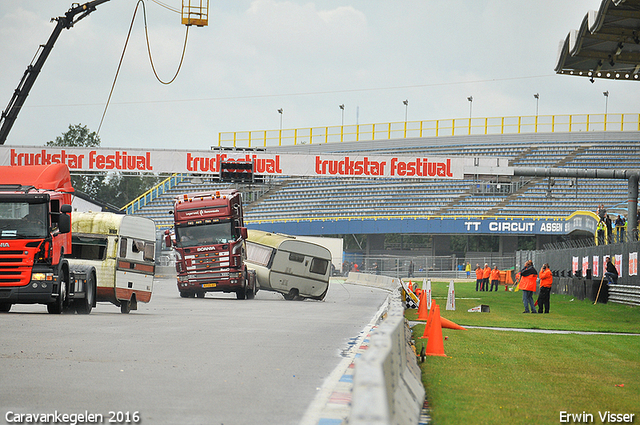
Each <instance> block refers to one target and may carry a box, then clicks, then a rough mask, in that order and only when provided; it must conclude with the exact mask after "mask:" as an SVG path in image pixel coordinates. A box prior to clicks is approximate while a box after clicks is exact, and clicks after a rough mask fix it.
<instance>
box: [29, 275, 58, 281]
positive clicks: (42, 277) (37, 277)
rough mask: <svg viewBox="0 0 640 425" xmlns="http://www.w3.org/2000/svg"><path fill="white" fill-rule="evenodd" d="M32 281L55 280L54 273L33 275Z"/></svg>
mask: <svg viewBox="0 0 640 425" xmlns="http://www.w3.org/2000/svg"><path fill="white" fill-rule="evenodd" d="M31 280H45V281H46V280H49V281H52V280H53V273H32V274H31Z"/></svg>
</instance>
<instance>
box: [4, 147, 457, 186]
mask: <svg viewBox="0 0 640 425" xmlns="http://www.w3.org/2000/svg"><path fill="white" fill-rule="evenodd" d="M231 161H242V162H253V163H254V172H255V173H256V174H262V175H271V176H277V175H283V176H311V177H323V176H326V177H332V176H333V177H397V178H427V179H428V178H433V179H458V180H459V179H462V178H464V159H463V158H459V157H432V156H429V157H411V156H393V155H334V154H331V155H310V154H265V153H261V152H257V153H253V152H252V153H246V152H232V153H231V152H229V153H227V152H225V153H221V152H218V151H189V150H184V151H176V150H172V151H170V150H132V149H107V148H93V149H92V148H61V147H49V146H47V147H40V148H38V147H6V146H3V147H1V148H0V165H11V166H22V165H46V164H56V163H63V164H67V166H68V167H69V169H71V171H72V172H73V171H110V172H115V171H120V172H147V173H194V174H218V173H219V171H220V164H221V163H222V162H231Z"/></svg>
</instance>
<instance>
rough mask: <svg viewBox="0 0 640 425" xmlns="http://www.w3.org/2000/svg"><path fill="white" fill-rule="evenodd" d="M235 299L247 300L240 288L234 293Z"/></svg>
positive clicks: (244, 291)
mask: <svg viewBox="0 0 640 425" xmlns="http://www.w3.org/2000/svg"><path fill="white" fill-rule="evenodd" d="M236 298H237V299H239V300H244V299H245V298H247V292H246V290H245V289H244V288H240V289H238V290H237V291H236Z"/></svg>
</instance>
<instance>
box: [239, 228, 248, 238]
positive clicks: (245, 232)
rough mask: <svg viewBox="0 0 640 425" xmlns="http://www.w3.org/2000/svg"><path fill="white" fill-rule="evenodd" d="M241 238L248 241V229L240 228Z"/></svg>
mask: <svg viewBox="0 0 640 425" xmlns="http://www.w3.org/2000/svg"><path fill="white" fill-rule="evenodd" d="M240 236H241V237H242V239H247V228H246V227H240Z"/></svg>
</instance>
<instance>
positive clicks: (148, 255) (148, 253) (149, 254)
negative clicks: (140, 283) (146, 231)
mask: <svg viewBox="0 0 640 425" xmlns="http://www.w3.org/2000/svg"><path fill="white" fill-rule="evenodd" d="M155 253H156V247H155V243H153V242H145V243H144V257H143V258H144V261H153V258H154V254H155Z"/></svg>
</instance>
